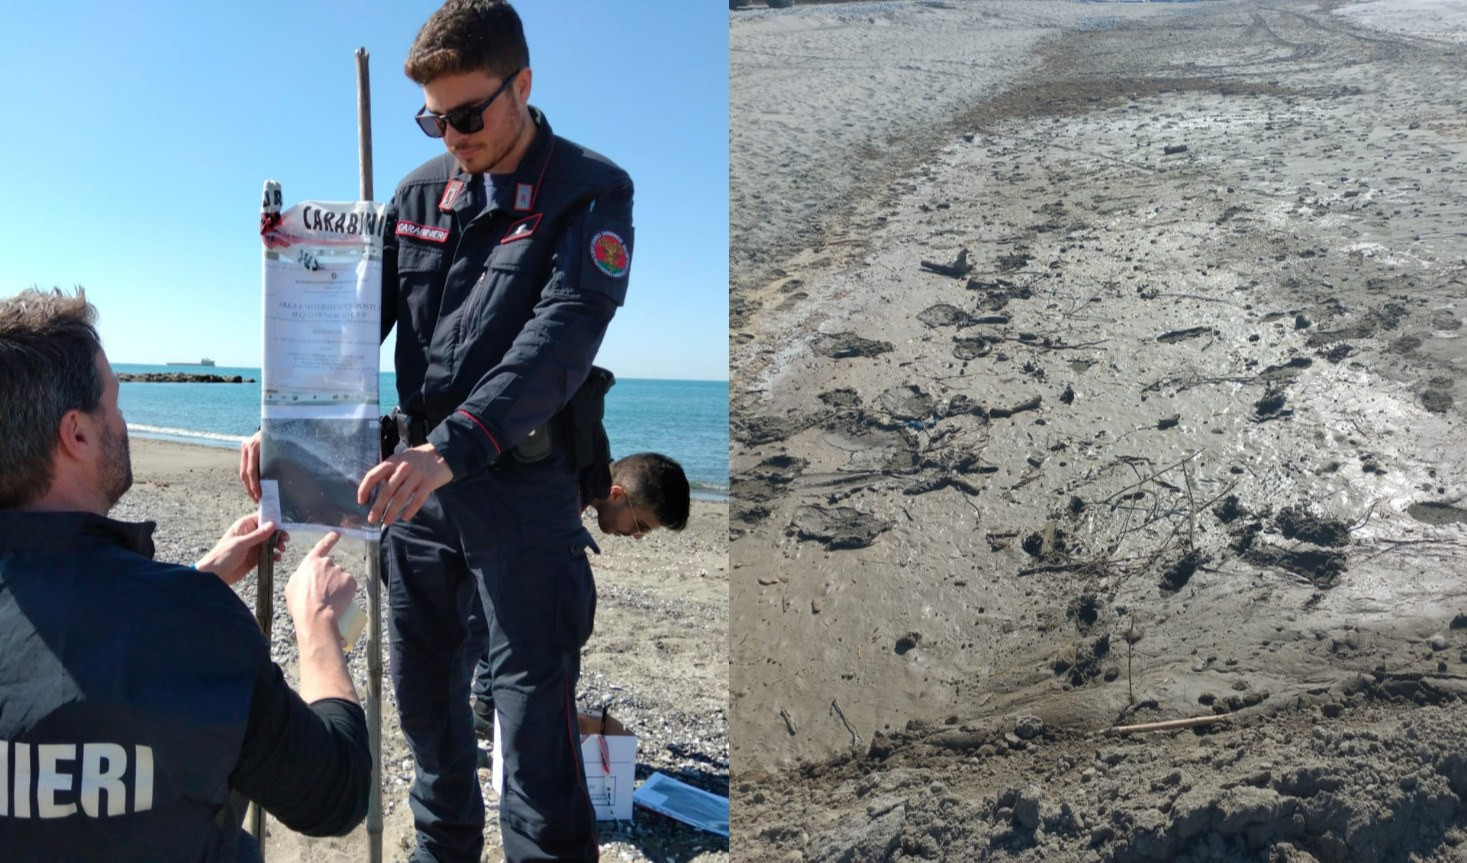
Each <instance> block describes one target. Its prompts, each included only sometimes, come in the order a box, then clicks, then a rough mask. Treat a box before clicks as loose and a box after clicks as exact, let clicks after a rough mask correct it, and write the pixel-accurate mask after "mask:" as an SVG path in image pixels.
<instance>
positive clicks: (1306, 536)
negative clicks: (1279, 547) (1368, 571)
mask: <svg viewBox="0 0 1467 863" xmlns="http://www.w3.org/2000/svg"><path fill="white" fill-rule="evenodd" d="M1274 525H1275V526H1276V527H1278V529H1279V533H1281V534H1283V535H1284V539H1298V540H1303V541H1304V542H1312V543H1314V544H1315V545H1328V546H1339V545H1347V544H1348V543H1349V542H1350V525H1348V524H1346V523H1345V522H1344V521H1339V520H1335V519H1324V518H1320V517H1319V516H1316V515H1314V514H1313V513H1310V512H1309V511H1308V510H1306V509H1305V508H1304V507H1303V506H1297V505H1296V506H1291V507H1287V508H1285V509H1283V510H1281V511H1280V512H1279V514H1278V516H1277V517H1276V518H1275V519H1274Z"/></svg>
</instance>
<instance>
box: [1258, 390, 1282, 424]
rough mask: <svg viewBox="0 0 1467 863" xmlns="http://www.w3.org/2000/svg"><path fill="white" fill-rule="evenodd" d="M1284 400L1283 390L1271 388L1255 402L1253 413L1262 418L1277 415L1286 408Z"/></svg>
mask: <svg viewBox="0 0 1467 863" xmlns="http://www.w3.org/2000/svg"><path fill="white" fill-rule="evenodd" d="M1284 401H1285V396H1284V393H1283V390H1275V389H1270V390H1269V391H1268V392H1267V393H1265V394H1264V396H1263V398H1261V399H1259V400H1258V401H1256V402H1254V403H1253V413H1255V414H1257V415H1258V417H1259V418H1260V419H1266V418H1269V417H1276V416H1278V415H1279V413H1280V411H1282V410H1283V409H1284Z"/></svg>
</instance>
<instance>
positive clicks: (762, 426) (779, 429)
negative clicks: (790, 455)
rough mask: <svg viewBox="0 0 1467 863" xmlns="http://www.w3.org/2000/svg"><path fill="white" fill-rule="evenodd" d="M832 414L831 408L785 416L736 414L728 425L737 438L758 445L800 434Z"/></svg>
mask: <svg viewBox="0 0 1467 863" xmlns="http://www.w3.org/2000/svg"><path fill="white" fill-rule="evenodd" d="M831 414H832V411H830V410H819V411H814V412H812V413H792V414H790V415H788V416H783V417H777V416H736V417H734V418H732V420H731V421H730V422H729V424H728V427H729V433H730V434H732V435H733V437H734V439H735V440H737V441H740V442H742V443H746V444H749V445H750V446H758V445H760V444H766V443H773V442H775V441H777V440H784V439H785V438H788V437H790V436H791V435H794V434H798V433H799V432H802V431H804V430H805V429H807V428H809V427H810V426H813V425H816V424H817V423H821V422H824V421H825V420H826V419H828V418H829V417H830V415H831Z"/></svg>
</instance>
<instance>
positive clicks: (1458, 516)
mask: <svg viewBox="0 0 1467 863" xmlns="http://www.w3.org/2000/svg"><path fill="white" fill-rule="evenodd" d="M1406 514H1407V515H1409V516H1411V517H1412V518H1414V519H1416V520H1417V521H1419V522H1424V523H1426V524H1451V523H1453V522H1467V509H1462V508H1461V507H1458V506H1452V505H1451V504H1450V503H1445V502H1442V501H1422V502H1421V503H1413V504H1411V505H1410V506H1408V507H1406ZM1459 620H1460V623H1459V622H1458V621H1459ZM1452 628H1453V629H1464V628H1467V615H1464V614H1459V615H1457V617H1456V618H1455V619H1453V620H1452Z"/></svg>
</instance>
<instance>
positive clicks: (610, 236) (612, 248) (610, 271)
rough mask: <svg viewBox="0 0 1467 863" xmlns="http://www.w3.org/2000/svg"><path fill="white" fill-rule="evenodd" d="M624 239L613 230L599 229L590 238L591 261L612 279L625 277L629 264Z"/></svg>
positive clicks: (628, 255) (628, 254)
mask: <svg viewBox="0 0 1467 863" xmlns="http://www.w3.org/2000/svg"><path fill="white" fill-rule="evenodd" d="M629 258H630V253H629V252H628V251H627V244H626V241H625V240H623V239H622V238H621V235H620V234H618V233H617V232H615V231H599V232H597V234H596V235H595V236H594V237H592V238H591V262H592V263H594V264H595V265H596V269H598V270H600V271H601V272H603V273H605V274H606V275H608V276H610V277H612V278H613V279H620V278H625V277H626V274H627V267H628V266H629V265H630V263H631V261H630V260H629Z"/></svg>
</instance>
